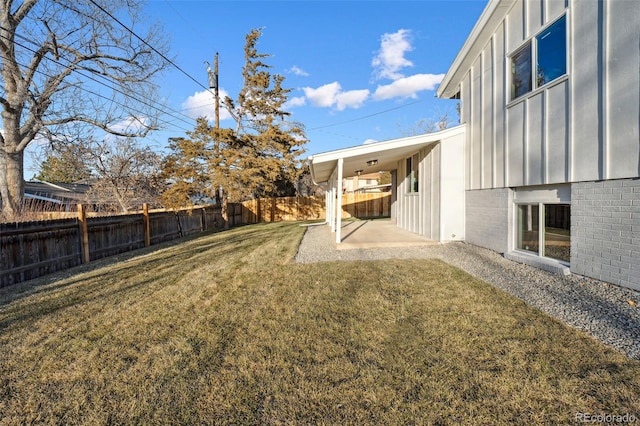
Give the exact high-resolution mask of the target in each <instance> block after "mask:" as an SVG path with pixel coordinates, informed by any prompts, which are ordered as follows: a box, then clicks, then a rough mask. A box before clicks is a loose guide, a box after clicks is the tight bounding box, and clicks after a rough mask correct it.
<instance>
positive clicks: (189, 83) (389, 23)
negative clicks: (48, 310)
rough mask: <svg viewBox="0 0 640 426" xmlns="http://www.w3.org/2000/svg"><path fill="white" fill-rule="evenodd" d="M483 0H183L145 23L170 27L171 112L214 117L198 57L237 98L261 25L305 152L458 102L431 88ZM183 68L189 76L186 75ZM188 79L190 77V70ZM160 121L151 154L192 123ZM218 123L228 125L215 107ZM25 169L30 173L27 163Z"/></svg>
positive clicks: (163, 5) (160, 8)
mask: <svg viewBox="0 0 640 426" xmlns="http://www.w3.org/2000/svg"><path fill="white" fill-rule="evenodd" d="M485 5H486V0H448V1H435V0H434V1H430V0H422V1H304V0H300V1H205V0H201V1H188V0H150V1H149V2H148V4H147V6H146V8H145V12H146V14H147V16H146V18H147V20H149V21H151V22H154V21H157V22H159V23H160V24H161V25H162V26H164V29H165V31H166V34H167V38H168V41H169V44H170V51H171V54H170V57H172V58H173V59H174V63H175V64H177V65H178V66H179V67H180V68H181V69H182V71H184V72H182V71H180V70H178V69H176V68H174V67H169V68H168V70H167V71H166V72H165V74H164V75H163V76H162V78H161V79H160V86H161V96H162V97H163V98H164V102H166V104H167V105H168V107H169V108H171V109H172V110H175V111H179V112H180V113H181V114H184V115H186V116H189V117H191V118H195V117H197V116H202V115H205V116H208V117H210V118H211V120H212V122H213V96H212V95H211V94H210V93H207V92H206V91H205V90H204V89H203V87H201V86H200V85H198V84H197V83H196V82H195V81H193V79H195V80H197V81H198V82H199V83H201V84H202V85H203V86H208V83H207V73H206V65H205V64H204V61H209V62H210V63H211V64H212V65H213V58H214V55H215V53H216V52H218V53H219V81H220V90H221V93H222V94H223V95H224V94H228V95H229V96H231V98H233V99H236V98H237V95H238V91H239V90H240V88H241V86H242V67H243V65H244V51H243V49H244V43H245V35H246V34H247V33H248V32H249V31H250V30H251V29H253V28H263V34H262V37H261V38H260V42H259V45H258V50H259V52H260V53H268V54H270V55H272V56H271V57H269V58H267V63H269V64H270V65H272V66H273V68H272V69H271V71H272V72H273V73H278V74H281V75H283V76H285V78H286V80H285V83H284V86H285V87H288V88H292V89H293V91H292V92H291V94H290V103H289V106H288V110H289V111H290V112H291V113H292V119H293V120H296V121H300V122H302V123H303V124H304V125H305V126H306V134H307V138H308V139H309V143H308V144H307V145H306V153H305V155H304V156H305V157H307V156H309V155H312V154H315V153H319V152H326V151H331V150H334V149H340V148H345V147H350V146H356V145H359V144H362V143H364V142H367V141H369V142H370V141H382V140H388V139H394V138H397V137H401V136H403V133H404V134H406V133H408V132H410V131H411V129H412V128H415V126H416V124H417V123H418V122H419V121H420V120H430V119H434V118H436V117H437V116H439V115H440V114H442V113H443V112H445V111H448V112H449V113H450V114H451V115H452V116H453V117H454V119H456V120H457V113H456V111H455V101H447V100H440V99H436V98H435V89H436V88H437V86H438V83H439V82H440V79H441V78H442V76H443V75H444V73H446V71H447V69H448V67H449V66H450V64H451V62H452V61H453V59H454V58H455V55H456V54H457V52H458V50H459V49H460V47H461V46H462V44H463V43H464V41H465V39H466V37H467V35H468V34H469V32H470V31H471V29H472V27H473V25H474V23H475V22H476V20H477V19H478V17H479V16H480V14H481V12H482V10H483V9H484V7H485ZM185 73H186V74H188V75H186V74H185ZM190 77H191V78H190ZM192 78H193V79H192ZM176 115H177V113H173V114H171V115H170V116H165V117H163V119H162V120H163V122H164V123H163V124H164V126H165V127H166V128H164V129H162V131H158V132H156V133H154V134H153V135H151V136H150V137H148V138H147V140H146V143H148V144H150V145H151V146H153V147H156V148H157V149H158V150H163V149H164V148H165V147H166V146H167V138H169V137H179V136H185V131H187V130H192V129H193V127H194V124H195V121H194V120H191V122H192V124H189V123H190V119H189V118H187V117H184V116H178V117H179V119H176V118H175V117H172V116H176ZM221 126H222V127H234V126H233V122H232V121H231V120H230V119H229V118H228V115H227V114H226V113H225V111H224V110H223V109H222V108H221ZM26 175H27V176H31V175H32V174H31V173H30V171H29V170H28V169H27V174H26Z"/></svg>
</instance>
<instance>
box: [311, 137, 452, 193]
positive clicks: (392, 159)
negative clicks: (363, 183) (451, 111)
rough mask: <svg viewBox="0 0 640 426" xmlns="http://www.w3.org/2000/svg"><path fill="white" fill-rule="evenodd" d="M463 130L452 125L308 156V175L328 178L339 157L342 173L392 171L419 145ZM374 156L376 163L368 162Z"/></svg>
mask: <svg viewBox="0 0 640 426" xmlns="http://www.w3.org/2000/svg"><path fill="white" fill-rule="evenodd" d="M461 133H464V125H462V126H457V127H452V128H450V129H446V130H443V131H440V132H436V133H428V134H424V135H418V136H412V137H408V138H401V139H393V140H390V141H384V142H375V143H371V144H366V145H360V146H356V147H351V148H345V149H340V150H336V151H330V152H326V153H321V154H316V155H313V156H311V157H309V164H310V168H311V176H312V178H313V180H314V182H316V183H322V182H327V181H329V180H330V179H331V175H332V174H333V172H334V171H335V170H336V168H337V166H338V160H339V159H342V161H343V166H342V170H343V177H351V176H357V175H358V171H360V173H361V174H363V175H364V174H368V173H375V172H382V171H391V170H395V169H396V168H397V164H398V161H401V160H403V159H405V158H407V157H409V156H411V155H413V154H415V153H416V152H418V151H420V150H421V149H423V148H425V147H427V146H429V145H432V144H435V143H438V142H441V141H444V140H445V139H447V138H450V137H452V136H456V135H459V134H461ZM372 160H375V161H377V162H376V163H375V164H371V165H370V164H368V162H370V161H372Z"/></svg>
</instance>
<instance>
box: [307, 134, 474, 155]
mask: <svg viewBox="0 0 640 426" xmlns="http://www.w3.org/2000/svg"><path fill="white" fill-rule="evenodd" d="M463 131H464V125H459V126H456V127H450V128H448V129H445V130H441V131H439V132H434V133H425V134H422V135H416V136H409V137H406V138H401V139H392V140H389V141H383V142H374V143H370V144H366V145H359V146H354V147H350V148H344V149H339V150H336V151H329V152H325V153H320V154H316V155H312V156H310V157H309V161H310V162H311V163H312V164H313V162H314V161H316V162H320V163H324V162H328V161H336V160H338V159H340V158H348V157H352V156H356V155H365V154H375V153H377V152H380V151H389V150H393V149H395V148H405V147H408V146H412V145H416V146H418V145H422V144H426V143H432V142H437V141H439V140H441V139H446V138H448V137H451V136H453V135H456V134H458V133H460V132H463Z"/></svg>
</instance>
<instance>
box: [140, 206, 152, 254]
mask: <svg viewBox="0 0 640 426" xmlns="http://www.w3.org/2000/svg"><path fill="white" fill-rule="evenodd" d="M142 216H143V217H144V246H145V247H149V246H150V245H151V222H150V221H149V204H147V203H144V204H142Z"/></svg>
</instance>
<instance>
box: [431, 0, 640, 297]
mask: <svg viewBox="0 0 640 426" xmlns="http://www.w3.org/2000/svg"><path fill="white" fill-rule="evenodd" d="M437 94H438V96H439V97H441V98H459V99H460V102H461V111H462V112H461V122H462V123H463V124H464V125H466V128H467V132H466V139H465V166H464V168H465V172H466V176H465V190H466V194H465V216H466V219H465V224H466V226H465V228H466V234H465V240H466V241H468V242H470V243H473V244H477V245H480V246H484V247H488V248H491V249H494V250H496V251H498V252H501V253H505V254H506V256H508V257H515V258H518V259H520V260H524V261H532V263H535V264H539V265H541V266H549V267H551V268H555V267H560V268H561V267H563V266H565V267H568V268H570V270H571V271H572V272H574V273H577V274H580V275H586V276H589V277H594V278H597V279H601V280H603V281H607V282H611V283H615V284H619V285H623V286H627V287H630V288H633V289H636V290H640V180H638V177H640V136H639V130H638V129H639V127H640V4H639V3H638V2H637V1H629V0H490V1H489V3H488V5H487V6H486V8H485V10H484V12H483V14H482V15H481V17H480V18H479V20H478V22H477V24H476V25H475V27H474V28H473V30H472V32H471V34H470V35H469V37H468V39H467V41H466V42H465V44H464V45H463V47H462V49H461V50H460V52H459V53H458V55H457V57H456V58H455V60H454V62H453V64H452V65H451V68H450V69H449V71H448V72H447V74H446V75H445V77H444V80H443V81H442V83H441V85H440V87H439V89H438V92H437Z"/></svg>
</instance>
